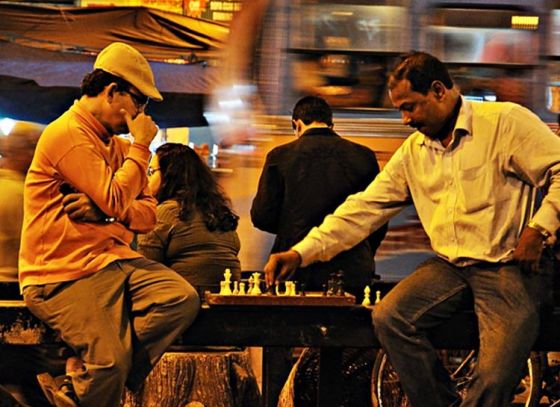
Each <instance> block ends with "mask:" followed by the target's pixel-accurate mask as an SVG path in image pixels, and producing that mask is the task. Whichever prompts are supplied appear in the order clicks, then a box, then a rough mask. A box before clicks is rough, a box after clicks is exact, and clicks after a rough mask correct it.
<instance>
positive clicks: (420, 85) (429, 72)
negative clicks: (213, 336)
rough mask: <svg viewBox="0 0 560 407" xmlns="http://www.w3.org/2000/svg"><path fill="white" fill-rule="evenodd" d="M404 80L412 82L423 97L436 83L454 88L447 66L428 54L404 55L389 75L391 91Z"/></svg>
mask: <svg viewBox="0 0 560 407" xmlns="http://www.w3.org/2000/svg"><path fill="white" fill-rule="evenodd" d="M403 79H407V80H408V81H410V85H411V88H412V90H413V91H415V92H419V93H422V94H423V95H425V94H427V93H428V91H429V90H430V87H431V86H432V83H433V82H434V81H440V82H441V83H443V85H444V86H445V87H446V88H447V89H451V88H453V79H451V75H449V71H448V70H447V68H446V67H445V64H444V63H443V62H441V61H440V60H439V59H437V58H436V57H434V56H433V55H430V54H428V53H426V52H418V51H412V52H410V53H408V54H406V55H403V56H402V57H401V58H400V60H399V61H398V62H397V64H396V65H395V67H394V68H393V69H392V70H391V72H390V73H389V89H392V88H393V87H394V86H395V85H396V83H397V82H399V81H401V80H403Z"/></svg>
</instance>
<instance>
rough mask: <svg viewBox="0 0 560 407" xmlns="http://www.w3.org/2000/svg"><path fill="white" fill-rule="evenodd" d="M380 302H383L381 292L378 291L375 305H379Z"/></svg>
mask: <svg viewBox="0 0 560 407" xmlns="http://www.w3.org/2000/svg"><path fill="white" fill-rule="evenodd" d="M379 301H381V291H379V290H377V291H376V292H375V303H376V304H377V303H378V302H379Z"/></svg>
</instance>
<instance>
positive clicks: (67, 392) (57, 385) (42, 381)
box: [37, 373, 80, 407]
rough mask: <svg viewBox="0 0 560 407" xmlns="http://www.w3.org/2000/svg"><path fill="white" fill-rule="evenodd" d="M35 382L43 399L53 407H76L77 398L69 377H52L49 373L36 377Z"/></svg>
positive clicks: (77, 404)
mask: <svg viewBox="0 0 560 407" xmlns="http://www.w3.org/2000/svg"><path fill="white" fill-rule="evenodd" d="M37 381H38V382H39V386H41V390H43V393H44V394H45V397H46V398H47V400H48V401H49V403H51V405H52V406H55V407H78V406H79V405H80V402H79V399H78V396H77V395H76V392H75V391H74V386H73V385H72V379H71V378H70V377H69V376H58V377H56V378H54V377H52V376H51V375H50V374H49V373H41V374H38V375H37Z"/></svg>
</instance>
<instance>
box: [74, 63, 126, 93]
mask: <svg viewBox="0 0 560 407" xmlns="http://www.w3.org/2000/svg"><path fill="white" fill-rule="evenodd" d="M111 83H116V84H117V90H118V91H119V92H126V91H127V90H129V89H130V88H131V86H132V85H131V84H130V83H128V82H127V81H125V80H124V79H122V78H119V77H118V76H115V75H112V74H110V73H109V72H105V71H104V70H102V69H96V70H94V71H93V72H90V73H88V74H87V75H86V76H84V79H82V86H81V93H82V96H83V95H87V96H97V95H99V94H100V93H101V92H103V89H105V87H106V86H108V85H110V84H111Z"/></svg>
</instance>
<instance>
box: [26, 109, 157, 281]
mask: <svg viewBox="0 0 560 407" xmlns="http://www.w3.org/2000/svg"><path fill="white" fill-rule="evenodd" d="M149 158H150V151H149V149H148V148H147V147H146V146H143V145H140V144H130V142H129V141H127V140H125V139H123V138H120V137H115V136H113V135H111V134H109V133H108V132H107V130H106V129H105V128H104V127H103V126H102V125H101V123H100V122H99V121H98V120H97V119H96V118H95V117H94V116H93V115H92V114H91V113H89V112H88V111H87V110H86V109H84V108H83V106H82V105H81V103H80V101H76V102H75V103H74V105H73V106H72V107H71V108H70V109H69V110H68V111H67V112H65V113H64V114H63V115H62V116H60V117H59V118H58V119H57V120H55V121H54V122H52V123H51V124H50V125H49V126H48V127H47V128H46V129H45V131H44V132H43V134H42V135H41V137H40V139H39V142H38V144H37V148H36V150H35V156H34V158H33V162H32V164H31V167H30V169H29V172H28V174H27V177H26V179H25V189H24V219H23V227H22V234H21V245H20V253H19V281H20V287H21V289H22V290H23V288H24V287H25V286H27V285H36V284H49V283H56V282H64V281H72V280H76V279H79V278H82V277H84V276H87V275H90V274H92V273H95V272H96V271H98V270H100V269H102V268H103V267H105V266H106V265H108V264H109V263H111V262H113V261H115V260H117V259H132V258H137V257H141V255H140V254H138V253H137V252H136V251H134V250H133V249H132V248H131V247H130V243H131V242H132V240H133V238H134V232H142V233H145V232H147V231H149V230H151V229H152V228H153V227H154V225H155V223H156V200H155V199H154V198H153V197H152V196H151V195H150V194H149V191H148V187H147V176H146V171H147V168H148V161H149ZM63 182H66V183H69V184H70V185H72V186H73V187H74V188H75V189H76V190H78V191H80V192H83V193H85V194H86V195H87V196H89V197H90V199H92V200H93V201H94V202H95V204H96V205H97V206H98V207H99V208H100V209H101V210H102V211H103V212H104V213H105V214H106V215H107V216H109V217H115V218H117V221H116V222H114V223H93V222H76V221H73V220H71V219H70V218H69V217H68V215H66V214H65V213H64V211H63V207H62V198H63V195H62V194H61V193H60V191H59V188H60V185H61V184H62V183H63Z"/></svg>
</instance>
